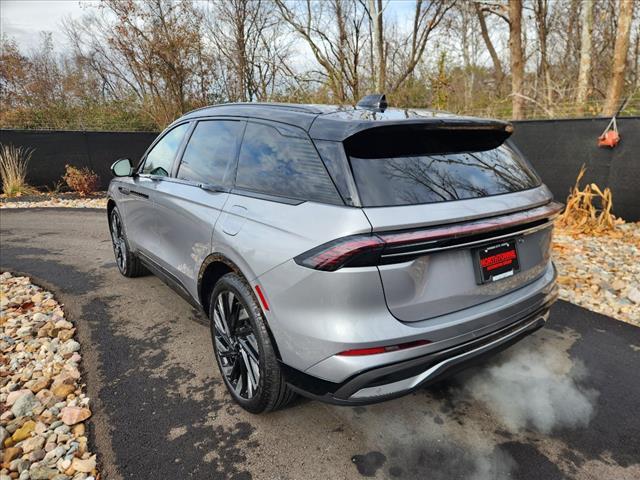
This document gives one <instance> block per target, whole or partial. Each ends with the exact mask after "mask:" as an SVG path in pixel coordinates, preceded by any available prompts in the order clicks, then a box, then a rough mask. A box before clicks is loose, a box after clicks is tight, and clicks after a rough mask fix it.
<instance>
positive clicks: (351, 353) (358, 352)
mask: <svg viewBox="0 0 640 480" xmlns="http://www.w3.org/2000/svg"><path fill="white" fill-rule="evenodd" d="M429 343H431V342H429V340H416V341H414V342H407V343H399V344H397V345H387V346H384V347H371V348H355V349H353V350H345V351H344V352H340V353H339V354H338V355H340V356H343V357H359V356H362V355H376V354H378V353H387V352H396V351H398V350H406V349H407V348H414V347H421V346H422V345H428V344H429Z"/></svg>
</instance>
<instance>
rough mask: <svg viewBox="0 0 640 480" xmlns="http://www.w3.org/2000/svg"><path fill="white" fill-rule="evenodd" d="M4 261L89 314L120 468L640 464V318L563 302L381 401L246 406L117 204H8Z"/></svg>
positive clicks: (635, 468) (395, 471)
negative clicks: (148, 263)
mask: <svg viewBox="0 0 640 480" xmlns="http://www.w3.org/2000/svg"><path fill="white" fill-rule="evenodd" d="M0 246H1V248H0V266H1V267H2V268H3V269H9V270H11V271H13V272H19V273H25V274H28V275H31V276H32V277H33V278H34V281H36V282H39V283H40V284H42V285H43V286H45V287H46V288H48V289H50V290H52V291H53V292H54V293H56V295H57V297H58V299H59V300H60V301H61V302H62V303H64V304H65V308H66V310H67V313H68V315H69V316H70V317H72V318H73V319H74V320H75V321H77V322H78V327H79V336H80V342H81V344H82V354H83V362H84V364H83V367H84V370H85V380H86V381H87V383H88V394H89V396H90V397H91V399H92V400H93V411H94V416H93V417H92V421H90V422H89V424H90V434H91V441H93V443H94V445H95V448H94V450H97V451H98V452H99V453H100V462H101V464H102V471H103V472H104V476H105V478H106V479H118V478H136V479H147V478H148V479H151V478H172V479H173V478H175V479H178V478H180V479H183V478H185V479H186V478H194V479H212V478H216V479H217V478H219V479H228V478H254V479H283V480H284V479H292V480H293V479H295V480H297V479H314V478H318V479H326V478H332V479H341V478H347V479H350V478H362V477H363V476H365V477H375V478H420V479H457V478H460V479H462V478H464V479H466V478H473V479H484V478H491V479H493V478H517V479H519V478H522V479H541V478H544V479H556V478H577V479H591V478H593V479H604V478H612V479H613V478H615V479H637V478H640V453H639V452H640V415H639V411H638V399H639V398H640V380H639V378H640V377H639V376H638V371H639V370H640V329H638V328H636V327H633V326H631V325H627V324H623V323H621V322H618V321H615V320H612V319H609V318H607V317H604V316H601V315H598V314H595V313H592V312H589V311H587V310H584V309H581V308H579V307H576V306H573V305H571V304H569V303H564V302H559V303H558V304H557V305H556V306H555V307H554V309H553V311H552V315H551V319H550V321H549V325H548V326H547V327H546V328H544V329H542V330H540V331H538V332H537V333H536V334H534V335H533V336H531V337H529V338H527V339H526V340H524V341H523V342H521V343H519V344H518V345H516V346H514V347H512V348H511V349H509V350H507V351H506V352H504V353H502V354H500V355H499V356H498V357H496V358H494V359H493V360H492V361H490V362H489V363H487V364H486V365H484V366H482V367H478V368H475V369H473V370H470V371H467V372H464V373H462V374H460V375H458V376H456V377H454V378H452V379H450V380H448V381H446V382H443V383H441V384H439V385H436V386H435V387H431V388H429V389H424V390H420V391H418V392H416V393H414V394H412V395H409V396H407V397H404V398H401V399H398V400H393V401H390V402H386V403H382V404H377V405H373V406H368V407H357V408H347V407H336V406H329V405H324V404H321V403H318V402H313V401H307V400H300V401H298V402H297V403H296V404H295V405H293V406H292V407H290V408H288V409H286V410H284V411H281V412H277V413H274V414H270V415H266V416H252V415H250V414H247V413H245V412H244V411H241V410H240V409H238V408H236V407H235V406H234V404H233V403H232V402H231V401H230V400H229V397H228V396H227V395H226V393H225V389H224V386H223V384H222V382H221V380H220V378H219V375H218V372H217V370H216V368H215V364H214V360H213V357H212V347H211V342H210V339H209V332H208V328H207V327H206V326H205V325H203V324H202V323H201V322H202V318H201V317H200V316H199V314H198V312H196V311H194V310H193V308H192V307H190V306H189V305H188V304H187V303H186V302H184V301H183V300H182V299H181V298H180V297H178V296H177V295H176V294H174V293H173V291H172V290H170V289H169V288H168V287H166V286H165V285H164V284H163V283H162V282H160V281H159V280H158V279H156V278H154V277H144V278H139V279H125V278H123V277H121V276H120V275H119V273H118V271H117V269H116V266H115V263H114V261H113V255H112V251H111V245H110V241H109V236H108V227H107V223H106V214H105V213H104V211H96V210H62V209H60V210H42V209H41V210H37V209H35V210H21V211H7V210H4V211H1V212H0Z"/></svg>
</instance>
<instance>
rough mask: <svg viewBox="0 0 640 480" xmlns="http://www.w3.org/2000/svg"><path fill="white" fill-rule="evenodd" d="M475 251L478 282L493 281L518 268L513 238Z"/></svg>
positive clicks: (506, 275)
mask: <svg viewBox="0 0 640 480" xmlns="http://www.w3.org/2000/svg"><path fill="white" fill-rule="evenodd" d="M475 252H476V255H475V257H476V268H475V270H476V277H477V278H476V280H477V281H478V283H487V282H495V281H497V280H501V279H503V278H507V277H510V276H512V275H513V274H515V273H516V272H518V270H520V264H519V262H518V250H517V248H516V240H515V239H511V240H504V241H501V242H498V243H493V244H491V245H486V246H484V247H482V248H478V249H477V250H476V251H475Z"/></svg>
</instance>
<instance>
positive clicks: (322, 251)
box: [295, 235, 384, 272]
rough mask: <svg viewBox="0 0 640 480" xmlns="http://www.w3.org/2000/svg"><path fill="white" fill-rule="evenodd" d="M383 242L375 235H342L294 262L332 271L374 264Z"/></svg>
mask: <svg viewBox="0 0 640 480" xmlns="http://www.w3.org/2000/svg"><path fill="white" fill-rule="evenodd" d="M383 246H384V242H383V241H382V240H381V239H380V238H378V237H377V236H375V235H353V236H351V237H343V238H339V239H338V240H334V241H332V242H329V243H325V244H324V245H320V246H319V247H317V248H314V249H313V250H309V251H308V252H306V253H303V254H302V255H299V256H297V257H296V258H295V261H296V263H298V264H299V265H303V266H305V267H309V268H315V269H316V270H326V271H329V272H333V271H334V270H338V269H339V268H342V267H346V266H349V267H358V266H364V265H367V264H369V265H370V264H371V262H372V261H373V264H374V265H375V262H376V259H377V257H378V256H379V255H380V252H381V251H382V247H383Z"/></svg>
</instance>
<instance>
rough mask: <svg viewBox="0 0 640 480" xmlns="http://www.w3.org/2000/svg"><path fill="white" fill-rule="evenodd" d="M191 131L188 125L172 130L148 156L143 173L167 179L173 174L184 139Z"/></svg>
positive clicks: (184, 124)
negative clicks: (174, 164) (188, 131)
mask: <svg viewBox="0 0 640 480" xmlns="http://www.w3.org/2000/svg"><path fill="white" fill-rule="evenodd" d="M188 129H189V124H188V123H183V124H182V125H178V126H177V127H175V128H174V129H173V130H170V131H169V132H168V133H167V134H166V135H165V136H164V137H162V138H161V139H160V141H159V142H158V143H156V144H155V146H154V147H153V148H152V149H151V151H150V152H149V153H148V154H147V159H146V160H145V162H144V166H143V167H142V172H141V173H146V174H148V175H158V176H161V177H166V176H168V175H169V174H170V173H171V166H172V165H173V161H174V160H175V158H176V155H177V153H178V150H179V149H180V145H182V139H183V138H184V135H185V133H187V130H188Z"/></svg>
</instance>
